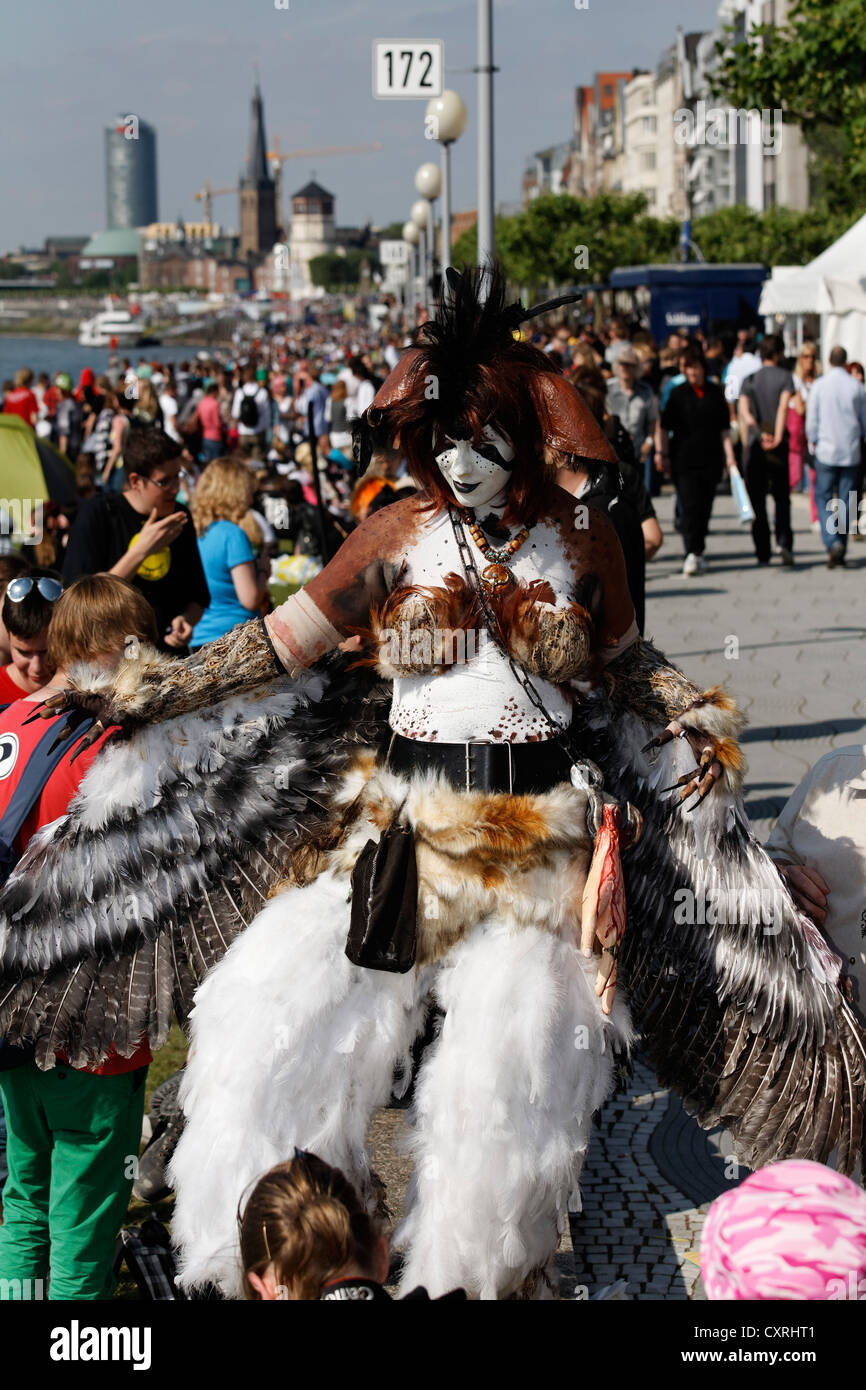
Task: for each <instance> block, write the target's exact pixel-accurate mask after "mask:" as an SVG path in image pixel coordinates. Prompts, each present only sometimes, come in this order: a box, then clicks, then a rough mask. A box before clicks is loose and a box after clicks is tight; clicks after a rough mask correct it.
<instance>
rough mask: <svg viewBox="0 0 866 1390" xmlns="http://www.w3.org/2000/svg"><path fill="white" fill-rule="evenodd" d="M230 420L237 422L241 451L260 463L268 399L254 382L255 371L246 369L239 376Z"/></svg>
mask: <svg viewBox="0 0 866 1390" xmlns="http://www.w3.org/2000/svg"><path fill="white" fill-rule="evenodd" d="M265 379H267V373H265ZM232 419H233V420H235V421H237V427H238V441H239V444H240V447H241V451H242V452H243V453H244V454H246V455H247V457H252V456H253V455H254V454H256V455H258V456H259V457H260V458H262V459H263V458H264V457H265V448H266V445H267V437H268V426H269V425H270V419H271V398H270V396H269V395H268V393H267V390H266V388H265V386H264V385H263V383H262V382H261V381H260V380H259V379H258V374H257V372H256V369H255V367H252V366H246V367H244V369H243V372H242V373H241V384H240V386H239V387H238V389H237V390H236V391H235V394H234V400H233V401H232Z"/></svg>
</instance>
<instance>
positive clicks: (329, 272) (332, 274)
mask: <svg viewBox="0 0 866 1390" xmlns="http://www.w3.org/2000/svg"><path fill="white" fill-rule="evenodd" d="M362 261H366V262H367V264H368V266H369V267H370V274H371V275H372V274H373V272H374V270H377V269H378V262H377V260H376V258H375V256H374V255H373V254H372V252H370V251H362V250H360V249H358V248H353V249H352V250H349V251H347V252H346V254H345V256H340V255H338V254H337V252H336V251H329V252H328V253H327V254H326V255H324V256H314V257H313V259H312V260H311V261H310V278H311V280H312V282H313V284H314V285H320V286H321V288H322V289H323V290H325V291H327V293H328V294H338V293H339V292H340V291H341V290H356V289H357V288H358V286H359V285H360V283H361V262H362Z"/></svg>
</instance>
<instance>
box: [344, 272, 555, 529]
mask: <svg viewBox="0 0 866 1390" xmlns="http://www.w3.org/2000/svg"><path fill="white" fill-rule="evenodd" d="M524 318H525V310H524V309H523V306H522V305H520V304H511V305H509V304H507V303H506V283H505V277H504V275H503V273H502V270H501V268H500V267H498V266H496V267H494V268H493V269H492V270H489V271H488V270H485V271H482V270H480V269H478V268H469V269H467V270H465V271H464V272H463V273H462V275H459V276H458V275H457V274H456V273H455V272H453V271H449V272H448V284H447V292H446V296H445V298H444V299H443V300H441V301H440V303H439V305H438V308H437V313H436V317H435V318H434V319H432V320H431V321H430V322H429V323H426V324H424V325H423V327H422V328H420V329H419V331H418V333H417V335H416V338H415V344H414V348H413V350H412V352H411V354H407V358H408V359H409V360H408V361H407V362H406V368H407V369H404V371H403V372H402V373H401V380H400V384H399V388H398V389H397V390H396V391H395V393H394V396H393V398H392V399H390V400H388V401H387V403H385V404H384V406H383V408H382V409H381V410H378V409H376V407H375V404H374V406H373V407H372V408H371V409H370V411H369V412H368V421H369V424H370V426H371V427H372V429H373V433H374V436H375V437H376V438H377V440H378V441H379V442H380V443H383V442H390V443H391V444H393V442H394V441H395V440H397V439H398V438H399V447H400V450H401V452H402V454H403V456H404V458H405V459H406V462H407V464H408V467H409V470H410V472H411V474H412V476H413V478H414V479H415V481H416V482H417V483H418V485H419V487H421V488H423V489H424V491H425V492H427V493H428V494H429V496H430V499H431V506H435V507H436V508H437V509H438V508H440V507H444V506H446V505H447V504H448V503H449V502H450V501H453V498H452V496H451V493H450V491H449V490H448V488H447V486H446V484H445V480H444V478H443V477H442V474H441V472H440V471H439V467H438V465H437V463H436V454H437V453H439V452H441V450H442V448H443V447H444V436H445V435H446V434H447V435H449V436H450V437H451V438H452V439H469V440H471V441H472V442H473V444H476V445H479V444H480V443H481V441H482V438H483V434H484V430H485V427H486V426H488V425H490V426H493V427H495V428H496V429H497V430H498V431H499V433H500V434H503V435H505V436H506V437H507V439H508V441H509V443H510V444H511V446H512V448H513V449H514V455H515V457H514V463H513V468H512V482H511V487H510V489H509V501H508V510H507V512H506V514H505V518H504V519H505V520H506V522H511V523H513V522H518V523H525V524H529V525H531V524H532V522H533V521H534V520H535V519H536V516H537V512H538V505H539V501H540V498H539V494H540V493H541V492H542V491H543V486H542V484H543V482H544V480H545V474H546V466H545V437H546V434H547V433H549V426H550V421H549V412H548V408H547V405H546V403H545V400H544V395H543V392H542V391H541V389H540V386H539V382H540V380H541V379H542V378H543V377H546V376H549V375H553V376H557V375H559V373H558V371H557V368H556V367H555V365H554V364H553V363H552V362H551V361H550V359H549V358H548V357H547V356H546V355H545V354H544V353H543V352H540V351H539V350H538V348H535V347H533V346H532V345H531V344H530V343H527V342H523V341H521V340H520V339H519V338H517V337H515V330H516V328H517V325H518V324H519V323H520V322H522V320H523V319H524ZM400 366H403V363H401V364H400ZM398 370H399V368H398ZM386 385H387V384H386Z"/></svg>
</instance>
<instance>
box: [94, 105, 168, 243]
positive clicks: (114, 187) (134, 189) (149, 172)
mask: <svg viewBox="0 0 866 1390" xmlns="http://www.w3.org/2000/svg"><path fill="white" fill-rule="evenodd" d="M105 201H106V220H107V224H108V227H109V229H110V230H111V229H113V228H121V227H123V228H129V227H146V226H147V225H148V223H150V222H155V221H156V220H157V217H158V216H159V213H158V208H157V196H156V131H155V130H154V129H153V126H150V125H148V123H147V121H142V120H140V119H139V117H138V116H118V117H117V118H116V120H114V121H113V122H112V124H111V125H108V126H106V127H105Z"/></svg>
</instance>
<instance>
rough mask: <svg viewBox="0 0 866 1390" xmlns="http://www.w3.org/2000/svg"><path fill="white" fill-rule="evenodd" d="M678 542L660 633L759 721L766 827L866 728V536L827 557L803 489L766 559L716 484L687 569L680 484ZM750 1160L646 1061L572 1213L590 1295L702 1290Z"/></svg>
mask: <svg viewBox="0 0 866 1390" xmlns="http://www.w3.org/2000/svg"><path fill="white" fill-rule="evenodd" d="M657 510H658V512H659V519H660V521H661V523H662V527H663V529H664V531H665V545H664V547H663V549H662V551H661V552H660V554H659V557H658V559H657V560H655V561H653V562H652V564H651V565H650V566H649V567H648V583H647V633H648V634H651V635H652V637H653V638H654V639H655V641H656V642H657V644H658V646H659V647H660V648H661V650H662V651H663V652H665V653H666V655H667V656H669V657H670V658H671V660H673V661H675V662H676V663H677V665H679V666H682V667H683V669H684V670H685V671H686V672H687V673H688V674H689V675H690V676H691V677H692V678H693V679H694V680H695V681H696V682H697V683H698V684H703V685H705V686H709V685H715V684H718V683H720V682H722V683H724V684H726V685H727V686H728V687H729V689H730V690H731V692H732V693H733V694H734V695H735V696H736V698H737V701H738V703H739V704H740V706H741V707H742V708H743V709H744V710H745V712H746V715H747V717H748V720H749V727H748V728H747V729H746V731H745V735H744V740H743V741H744V745H745V751H746V756H747V759H748V764H749V766H748V772H747V774H746V809H747V811H748V813H749V816H750V818H751V820H752V824H753V826H754V828H755V833H756V834H757V835H758V837H759V838H760V839H765V838H766V836H767V835H768V834H769V832H770V829H771V828H772V825H773V821H774V820H775V818H776V816H777V815H778V814H779V811H780V810H781V809H782V807H783V806H784V804H785V802H786V801H787V799H788V797H789V795H790V794H791V792H792V791H793V790H794V787H795V786H796V785H797V783H798V782H799V781H800V779H801V778H802V776H803V774H804V773H805V772H806V771H807V770H808V769H809V768H810V767H811V766H812V764H813V763H814V762H816V761H817V759H818V758H820V757H821V755H822V754H823V753H825V752H826V751H827V750H828V749H830V748H834V747H844V746H845V745H846V744H849V743H861V742H863V741H864V740H866V698H864V697H866V687H864V680H863V676H864V658H866V645H864V643H866V626H864V623H863V619H862V616H861V615H862V610H861V603H862V592H863V577H864V576H863V571H864V568H866V544H864V543H860V542H854V543H852V544H850V545H849V547H848V555H849V560H848V566H847V567H846V568H845V569H837V570H832V571H830V570H827V569H826V566H825V552H824V549H823V546H822V545H821V541H820V537H819V536H817V535H815V534H814V533H813V532H812V530H811V528H810V525H809V511H808V503H807V502H806V499H805V498H801V497H794V499H793V518H794V528H795V558H796V561H797V564H796V566H795V568H794V569H785V568H783V567H782V566H781V565H780V564H779V562H778V560H776V559H774V560H773V562H772V564H771V565H770V566H762V567H759V566H757V565H756V564H755V562H754V555H753V551H752V546H751V538H750V535H749V532H748V530H747V529H745V530H744V529H741V528H740V526H739V525H738V523H737V521H736V519H735V516H734V509H733V505H732V503H731V500H730V499H729V498H717V499H716V505H715V507H714V514H713V521H712V534H711V535H710V538H709V542H708V546H707V560H708V562H709V568H708V570H707V573H706V574H704V575H701V576H700V577H697V578H691V579H687V578H684V577H683V575H682V573H681V566H682V554H681V550H682V546H681V542H680V538H679V536H678V535H677V533H676V532H675V531H674V530H673V528H672V525H671V521H672V515H673V502H672V499H671V498H669V497H665V498H663V499H662V500H661V503H660V505H658V506H657ZM745 1172H746V1170H744V1169H743V1168H742V1167H740V1168H739V1170H738V1169H737V1166H736V1164H735V1162H734V1160H733V1158H732V1157H731V1154H730V1146H729V1145H727V1144H726V1142H725V1136H724V1134H718V1133H716V1134H712V1135H709V1136H708V1135H706V1134H704V1133H703V1131H702V1130H700V1129H699V1127H698V1126H697V1125H696V1124H695V1122H694V1121H693V1120H691V1119H689V1117H688V1116H687V1115H686V1114H685V1112H684V1110H683V1108H682V1106H681V1105H680V1103H679V1101H678V1100H677V1099H676V1098H675V1097H673V1096H672V1095H671V1094H670V1093H669V1092H667V1091H664V1090H659V1089H658V1088H657V1082H656V1080H655V1077H654V1075H653V1073H652V1071H650V1069H649V1068H648V1067H646V1066H644V1065H642V1064H640V1063H638V1065H637V1066H636V1067H635V1071H634V1076H633V1078H632V1080H631V1081H630V1083H629V1085H628V1087H627V1088H626V1089H625V1091H624V1092H622V1093H620V1094H618V1095H617V1096H615V1097H614V1098H613V1099H612V1100H611V1101H609V1102H608V1104H607V1105H606V1106H605V1107H604V1109H603V1111H602V1113H601V1116H600V1120H599V1123H598V1125H597V1126H596V1129H595V1133H594V1135H593V1139H592V1143H591V1145H590V1151H589V1154H588V1157H587V1161H586V1164H585V1167H584V1180H583V1183H582V1191H583V1208H584V1209H583V1212H582V1213H581V1214H580V1215H577V1216H574V1217H572V1220H571V1243H572V1246H573V1250H574V1255H573V1262H574V1277H575V1279H576V1281H577V1283H578V1284H583V1285H585V1286H586V1287H587V1288H588V1290H589V1292H590V1294H592V1293H594V1292H597V1290H598V1289H599V1288H600V1287H602V1286H604V1285H606V1284H611V1283H613V1282H614V1281H615V1280H618V1279H623V1280H625V1281H626V1284H627V1288H626V1292H625V1296H626V1297H629V1298H640V1299H686V1298H690V1299H703V1298H704V1297H705V1294H704V1291H703V1286H702V1284H701V1280H700V1266H699V1256H698V1247H699V1243H700V1232H701V1227H702V1225H703V1220H704V1217H705V1215H706V1211H707V1207H708V1205H709V1203H710V1202H711V1201H712V1199H713V1198H714V1197H716V1196H718V1194H719V1193H720V1192H723V1191H725V1190H726V1188H728V1187H729V1186H731V1185H732V1184H733V1183H734V1182H736V1181H738V1180H741V1179H742V1177H743V1176H744V1175H745Z"/></svg>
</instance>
